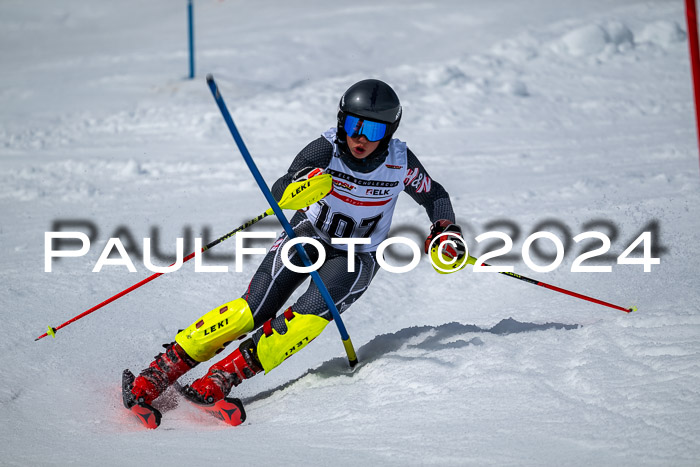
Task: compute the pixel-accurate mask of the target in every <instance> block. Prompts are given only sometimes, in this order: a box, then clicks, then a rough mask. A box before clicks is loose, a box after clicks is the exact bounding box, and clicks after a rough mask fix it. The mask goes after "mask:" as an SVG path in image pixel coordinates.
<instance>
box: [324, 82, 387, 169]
mask: <svg viewBox="0 0 700 467" xmlns="http://www.w3.org/2000/svg"><path fill="white" fill-rule="evenodd" d="M347 115H354V116H356V117H362V118H366V119H368V120H372V121H375V122H382V123H386V124H387V131H386V134H385V135H384V137H383V138H382V139H381V140H380V143H379V146H378V147H377V149H376V150H375V151H374V152H373V153H372V154H371V155H369V156H368V157H367V158H366V159H373V158H376V157H380V156H384V157H382V160H384V158H385V157H386V150H387V148H388V147H389V141H391V138H392V136H393V135H394V132H395V131H396V129H397V128H398V127H399V123H400V122H401V102H400V101H399V97H398V96H397V95H396V93H395V92H394V90H393V89H392V88H391V86H389V85H388V84H386V83H385V82H384V81H380V80H378V79H365V80H362V81H359V82H357V83H355V84H353V85H352V86H350V87H349V88H348V90H347V91H345V93H344V94H343V96H342V97H341V98H340V103H339V104H338V131H337V139H338V143H339V145H340V146H341V150H343V151H342V152H345V153H347V154H346V155H350V151H349V149H347V143H346V141H345V138H346V137H347V133H346V132H345V128H344V125H345V117H346V116H347ZM349 157H352V156H351V155H350V156H349ZM353 159H354V157H353ZM369 162H370V161H369V160H368V161H366V163H369ZM380 163H381V161H380Z"/></svg>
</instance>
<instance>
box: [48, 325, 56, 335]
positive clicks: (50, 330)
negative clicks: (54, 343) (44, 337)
mask: <svg viewBox="0 0 700 467" xmlns="http://www.w3.org/2000/svg"><path fill="white" fill-rule="evenodd" d="M46 334H48V335H49V336H51V337H53V338H55V337H56V329H54V328H52V327H51V326H49V330H48V331H46Z"/></svg>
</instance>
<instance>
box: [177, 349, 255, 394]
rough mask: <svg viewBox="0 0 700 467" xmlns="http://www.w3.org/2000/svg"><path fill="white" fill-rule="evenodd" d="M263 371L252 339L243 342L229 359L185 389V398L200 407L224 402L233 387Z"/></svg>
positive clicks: (212, 368) (215, 366)
mask: <svg viewBox="0 0 700 467" xmlns="http://www.w3.org/2000/svg"><path fill="white" fill-rule="evenodd" d="M261 371H262V367H261V365H260V362H259V361H258V359H257V357H256V355H255V345H254V344H253V340H252V339H248V340H247V341H245V342H243V343H242V344H241V345H240V346H239V347H238V348H237V349H236V350H234V351H233V352H232V353H231V354H230V355H229V356H228V357H226V358H224V359H223V360H221V361H220V362H217V363H216V364H214V365H213V366H212V367H211V368H209V371H208V372H207V374H206V375H204V376H202V377H201V378H199V379H198V380H196V381H194V382H193V383H192V384H191V385H188V386H185V387H184V388H183V394H184V396H185V397H186V398H187V399H189V400H190V401H191V402H194V403H195V404H199V405H212V404H215V403H216V402H218V401H221V400H223V399H224V398H225V397H226V396H227V395H228V393H229V392H230V391H231V388H232V387H233V386H238V385H239V384H241V381H243V380H244V379H248V378H252V377H253V376H255V375H256V374H257V373H260V372H261Z"/></svg>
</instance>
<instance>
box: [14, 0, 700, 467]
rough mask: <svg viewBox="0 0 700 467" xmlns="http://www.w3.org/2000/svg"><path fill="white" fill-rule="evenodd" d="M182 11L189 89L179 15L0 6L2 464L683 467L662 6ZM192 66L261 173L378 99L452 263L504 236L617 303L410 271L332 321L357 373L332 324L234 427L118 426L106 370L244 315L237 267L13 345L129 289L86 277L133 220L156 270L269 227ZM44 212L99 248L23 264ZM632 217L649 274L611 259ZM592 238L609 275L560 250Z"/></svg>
mask: <svg viewBox="0 0 700 467" xmlns="http://www.w3.org/2000/svg"><path fill="white" fill-rule="evenodd" d="M195 3H196V11H195V16H196V48H197V70H198V77H197V79H195V80H192V81H190V80H187V79H186V74H187V48H186V16H185V12H186V10H185V1H184V0H183V1H181V2H171V1H166V0H151V1H149V2H138V1H135V0H124V1H120V2H88V1H80V0H63V1H61V2H54V1H49V0H34V1H31V2H26V1H20V0H5V1H3V2H1V3H0V61H1V63H2V70H1V71H0V108H1V109H2V111H1V112H0V164H1V165H0V208H1V212H2V219H3V222H2V224H0V241H1V245H2V254H3V260H2V266H1V267H0V274H1V276H0V280H1V283H2V287H1V288H0V308H1V310H2V318H3V319H2V321H1V324H0V331H1V335H2V337H3V338H2V340H0V352H1V354H2V356H3V359H2V360H3V374H2V378H0V417H1V418H0V420H2V423H1V424H0V439H1V440H2V443H1V444H0V464H3V465H67V464H74V465H95V464H101V465H133V464H151V465H205V464H208V463H223V462H227V463H233V464H240V465H331V464H333V465H336V464H337V465H360V464H363V463H366V462H370V463H372V464H382V465H418V464H432V465H483V464H498V465H562V464H567V465H639V464H651V465H698V463H700V423H699V422H698V421H699V420H700V394H699V391H700V389H699V388H700V307H699V305H698V303H699V300H698V298H699V296H700V293H699V292H698V289H699V287H698V278H697V272H698V268H697V258H698V257H699V253H700V248H699V247H698V233H697V232H698V229H699V228H700V222H699V219H700V209H699V208H698V206H699V201H700V183H699V179H700V171H699V166H698V152H697V139H696V132H695V127H694V113H693V104H692V88H691V84H690V83H691V80H690V71H689V61H688V52H687V42H686V34H685V22H684V11H683V5H682V2H679V1H675V2H662V1H657V2H648V1H637V0H618V1H615V2H610V1H602V0H590V1H586V2H560V1H553V0H532V1H529V2H516V1H513V0H504V1H501V2H488V1H485V0H469V1H458V0H446V1H441V2H430V1H425V2H418V1H413V2H403V1H401V2H400V1H398V0H389V1H383V2H376V1H373V2H370V1H365V0H359V1H355V2H353V3H352V5H347V4H343V3H333V2H326V1H324V2H322V1H320V0H312V1H307V2H303V3H301V2H282V1H270V2H243V1H233V0H218V1H214V0H198V1H196V2H195ZM209 72H211V73H213V74H214V76H215V77H216V79H217V81H218V84H219V86H220V88H221V91H222V93H223V95H224V97H225V99H226V100H227V103H228V105H229V107H230V110H231V112H232V114H233V115H234V118H235V119H236V122H237V124H238V127H239V129H240V131H241V133H242V135H243V138H244V140H245V141H246V143H247V144H248V147H249V149H250V151H251V153H252V154H253V155H254V156H255V158H256V160H257V162H258V165H259V167H260V168H261V170H262V172H263V175H264V176H265V178H266V179H267V180H268V182H272V181H273V180H274V179H275V178H276V177H278V176H279V175H280V174H281V173H283V171H284V170H285V169H286V167H287V165H288V164H289V162H290V161H291V160H292V158H293V157H294V155H295V154H296V152H297V151H298V150H299V149H300V148H301V147H303V146H304V145H305V144H306V143H307V142H308V141H310V140H312V139H314V138H316V137H317V136H318V135H319V134H320V132H322V131H324V130H326V129H327V128H328V127H329V126H331V125H333V124H334V123H333V122H334V119H335V111H336V106H337V100H338V97H339V95H340V94H341V93H342V91H343V90H344V89H346V88H347V87H348V86H349V85H350V84H352V83H353V82H355V81H357V80H359V79H363V78H366V77H377V78H380V79H384V80H386V81H387V82H389V83H391V84H392V85H393V86H394V87H395V88H396V90H397V91H398V93H399V95H400V96H401V99H402V102H403V104H404V118H403V121H402V124H401V128H400V129H399V131H398V133H397V136H398V137H399V138H401V139H403V140H405V141H407V142H408V144H409V146H410V147H411V148H412V149H413V150H414V152H416V153H417V154H418V155H419V157H420V158H421V160H422V161H423V163H424V164H425V165H426V166H427V167H428V170H429V171H430V172H431V174H432V175H433V177H434V178H435V179H436V180H438V181H440V182H441V183H442V184H443V185H444V186H445V187H446V188H447V190H448V191H449V192H450V193H451V196H452V200H453V203H454V206H455V210H456V213H457V217H458V221H459V222H460V223H461V224H462V225H463V226H464V227H465V232H466V234H467V235H468V236H471V237H470V238H471V239H472V240H471V243H470V245H471V246H472V248H473V249H474V251H478V250H479V247H478V246H477V245H476V243H475V242H474V241H473V238H474V237H475V236H476V235H478V234H480V233H483V232H486V231H488V230H502V231H505V232H508V233H510V234H511V235H513V236H514V249H513V254H514V258H513V259H512V260H510V261H505V263H508V262H509V263H510V264H513V265H514V266H515V270H516V272H519V273H521V274H524V275H526V276H529V277H534V278H537V279H539V280H543V281H546V282H549V283H552V284H555V285H559V286H561V287H565V288H568V289H571V290H574V291H577V292H580V293H584V294H588V295H591V296H594V297H597V298H600V299H603V300H606V301H610V302H613V303H616V304H619V305H622V306H631V305H636V306H638V308H639V311H638V312H637V313H633V314H629V315H628V314H626V313H623V312H618V311H616V310H612V309H609V308H605V307H602V306H598V305H595V304H592V303H589V302H585V301H582V300H577V299H574V298H571V297H567V296H565V295H562V294H557V293H554V292H551V291H548V290H546V289H543V288H540V287H534V286H531V285H529V284H526V283H523V282H518V281H515V280H512V279H510V278H507V277H504V276H502V275H498V274H476V273H474V272H472V271H471V270H468V271H465V272H462V273H458V274H452V275H447V276H444V275H439V274H436V273H435V272H434V271H433V269H432V268H431V267H430V265H429V263H428V262H427V260H426V259H425V258H424V259H423V260H422V261H421V264H420V265H419V267H418V268H416V269H415V270H413V271H412V272H411V273H409V274H399V275H394V274H390V273H387V272H381V273H380V275H379V276H378V277H377V278H376V279H375V282H374V284H373V286H372V287H371V288H370V290H369V291H368V292H367V293H366V294H365V296H364V297H363V298H362V300H361V301H360V302H358V303H357V304H356V305H355V306H353V307H352V308H351V310H350V311H348V312H347V313H345V314H344V315H343V317H344V321H345V324H346V326H347V327H348V330H349V332H350V335H351V336H352V339H353V342H354V344H355V346H356V348H357V349H358V354H359V358H360V360H361V362H362V363H361V365H360V366H359V367H358V368H357V369H356V370H355V371H354V372H351V371H350V370H349V369H348V367H347V362H346V359H345V357H344V352H343V348H342V345H341V343H340V340H339V339H338V333H337V331H336V330H335V329H334V326H332V325H331V326H329V327H328V330H327V331H326V332H325V333H324V334H323V335H322V336H320V337H319V338H318V339H317V340H316V341H315V342H314V343H313V345H312V346H310V347H309V348H308V349H306V350H304V351H303V352H302V353H300V354H299V355H297V356H295V357H294V358H293V359H291V360H289V361H287V362H286V363H285V364H284V365H282V366H280V367H279V368H278V369H276V370H274V371H273V372H271V373H270V374H268V375H265V376H257V377H255V378H253V379H251V380H250V381H246V382H245V384H244V385H242V386H240V387H239V388H237V389H236V390H235V394H236V395H237V396H239V397H241V398H242V399H243V400H244V402H246V403H247V410H248V421H247V422H246V423H245V424H244V425H243V426H240V427H238V428H235V429H232V428H229V427H225V426H222V425H221V424H219V423H218V422H216V421H215V420H213V419H211V418H207V417H204V416H202V415H200V414H199V413H198V412H197V411H195V410H194V409H192V408H191V407H189V406H187V405H186V404H184V403H180V401H178V398H177V397H176V396H175V395H173V394H172V393H168V394H166V395H165V396H164V397H163V398H162V400H161V401H159V403H158V406H159V407H160V408H161V409H162V410H163V412H164V419H163V423H162V425H161V427H160V428H159V429H158V430H156V431H147V430H145V429H143V428H141V427H140V426H139V425H138V424H137V423H136V422H135V421H134V420H133V419H132V418H131V416H130V414H129V413H128V412H127V411H125V410H124V409H123V407H122V405H121V399H120V397H121V396H120V388H119V384H120V375H121V371H122V369H124V368H131V369H132V370H133V371H139V370H140V369H141V368H143V367H144V366H145V365H147V364H148V363H149V362H150V358H151V357H152V356H153V355H155V354H156V353H157V352H158V351H159V348H160V344H162V343H165V342H169V341H170V340H172V338H173V337H174V335H175V333H176V332H177V330H178V329H179V328H182V327H185V326H187V325H188V324H189V323H191V322H193V320H195V319H196V318H197V317H198V316H200V315H201V314H203V313H204V312H206V311H208V310H210V309H212V308H214V307H216V306H218V305H220V304H221V303H224V302H226V301H228V300H230V299H232V298H235V297H237V296H239V295H240V294H241V293H242V291H243V290H244V288H245V287H246V285H247V282H248V280H249V277H250V275H251V274H252V272H253V270H254V267H255V265H256V264H257V261H259V260H257V259H253V260H250V261H248V262H247V263H246V267H245V268H244V272H243V273H235V272H233V271H234V269H233V263H232V261H230V260H229V261H228V262H227V263H221V262H218V263H216V264H218V265H222V264H227V265H229V267H230V272H229V273H226V274H223V273H219V274H203V273H195V272H194V269H193V265H191V264H189V263H188V265H186V266H185V267H183V269H182V270H180V271H179V272H177V273H174V274H171V275H168V276H165V277H161V278H159V279H158V280H156V281H154V282H152V283H150V284H148V285H147V286H145V287H143V288H141V289H139V290H137V291H135V292H133V293H131V294H130V295H128V296H126V297H124V298H122V299H120V300H118V301H117V302H115V303H113V304H111V305H109V306H107V307H106V308H104V309H102V310H100V311H98V312H95V313H94V314H92V315H90V316H89V317H87V318H84V319H83V320H81V321H79V322H77V323H73V324H72V325H70V326H68V327H66V328H65V329H63V330H61V331H59V334H58V335H57V337H56V338H55V339H51V338H47V339H43V340H41V341H39V342H34V338H35V337H36V336H38V335H39V334H41V333H42V332H44V331H45V329H46V326H47V325H48V324H51V325H53V326H56V325H58V324H60V323H62V322H64V321H66V320H68V319H69V318H71V317H73V316H75V315H77V314H79V313H80V312H82V311H84V310H86V309H88V308H90V307H91V306H93V305H95V304H96V303H99V302H100V301H102V300H104V299H105V298H107V297H109V296H111V295H112V294H114V293H116V292H118V291H120V290H122V289H124V288H126V287H128V286H130V285H131V284H133V283H135V282H137V281H138V280H140V279H142V278H144V277H146V276H147V275H149V274H150V273H149V272H148V271H147V270H146V268H145V267H144V266H143V263H142V262H141V260H140V259H139V257H138V255H132V259H133V260H134V262H135V264H136V266H137V269H138V272H137V273H128V272H127V271H126V268H124V267H115V266H106V267H105V268H104V269H103V271H102V272H101V273H92V272H91V270H92V268H93V266H94V264H95V262H96V261H97V258H98V257H99V254H100V253H101V251H102V248H103V247H104V245H105V244H106V241H107V239H108V238H109V237H111V236H115V235H113V234H114V233H115V232H119V231H120V230H121V232H122V234H124V235H126V233H128V234H131V237H132V238H131V239H128V238H126V237H125V236H123V237H122V238H123V240H124V242H125V244H128V243H129V240H132V245H133V244H136V245H137V246H138V247H139V248H140V246H139V245H140V244H141V239H142V238H144V237H150V236H153V229H154V228H155V229H156V231H157V232H156V233H158V234H159V235H160V237H159V239H160V240H159V242H160V243H159V248H160V250H161V251H164V252H165V251H172V250H173V249H174V240H175V238H176V237H178V236H183V232H186V231H187V229H189V232H190V233H191V234H190V236H191V235H197V236H199V235H204V232H205V230H206V229H209V235H210V238H215V236H219V235H222V234H224V233H226V232H228V231H230V230H231V229H233V228H234V227H235V226H237V225H239V224H241V223H242V222H244V221H245V220H247V219H249V218H251V217H254V216H256V215H257V214H259V213H260V212H262V211H264V210H265V209H266V206H265V203H264V198H263V197H262V195H260V193H259V191H258V189H257V187H256V185H255V183H254V182H253V180H252V177H251V176H250V174H249V172H248V170H247V169H246V167H245V165H244V163H243V161H242V159H241V157H240V155H239V154H238V151H237V149H236V148H235V146H234V144H233V141H232V139H231V137H230V135H229V134H228V130H227V129H226V127H225V125H224V122H223V120H222V119H221V116H220V114H219V112H218V109H217V108H216V106H215V104H214V102H213V100H212V98H211V96H210V94H209V90H208V88H207V87H206V84H205V82H204V79H203V77H204V75H205V73H209ZM421 211H422V210H421V208H420V207H419V206H417V205H415V204H414V203H413V202H412V201H411V200H410V199H408V197H406V198H405V199H402V200H401V201H400V202H399V206H398V210H397V212H396V216H395V233H397V234H399V233H400V234H402V235H406V236H409V237H410V238H413V239H414V240H416V241H419V240H420V235H423V234H424V233H425V232H426V231H427V227H428V220H427V217H426V216H425V214H424V213H423V212H421ZM57 220H63V221H65V220H73V221H75V220H86V221H89V222H92V223H93V224H94V226H96V227H98V232H97V239H96V240H95V241H94V242H93V244H92V249H91V250H90V253H89V254H88V255H87V256H85V257H83V258H69V259H62V260H60V261H54V264H53V272H52V273H46V272H44V232H46V231H50V230H52V229H53V225H54V222H55V221H57ZM547 220H556V221H557V222H558V223H559V224H558V227H557V226H556V225H554V226H552V225H553V224H550V228H551V230H552V232H554V233H555V234H557V235H558V236H559V237H560V238H562V240H566V239H567V237H568V242H569V243H571V247H570V248H569V249H568V250H567V251H568V253H567V256H566V258H565V260H564V262H563V264H562V265H561V266H560V267H559V268H558V269H556V270H555V271H554V272H551V273H547V274H544V273H537V272H534V271H532V270H530V269H529V268H528V267H527V266H526V265H525V264H524V263H523V261H522V258H521V257H520V248H521V246H522V243H523V241H524V239H525V237H526V236H527V235H528V234H529V233H530V232H532V231H535V230H543V228H536V227H538V224H540V223H541V222H543V221H547ZM653 221H656V223H657V226H658V232H657V233H658V235H656V237H655V241H656V242H657V245H659V246H660V247H662V249H661V250H660V253H659V254H658V256H659V257H660V258H661V264H660V265H658V266H652V270H651V272H649V273H644V272H642V267H641V266H638V265H636V266H632V265H617V264H615V258H616V256H617V255H619V254H620V253H621V252H622V251H623V250H624V249H625V248H626V247H627V246H628V245H629V244H630V243H631V241H632V240H633V239H634V238H636V236H637V235H638V234H639V232H640V231H641V230H643V229H645V228H648V227H647V226H648V225H649V223H650V222H653ZM562 226H563V228H564V231H562ZM83 228H84V227H83ZM514 228H517V229H519V232H514V230H513V229H514ZM260 229H262V230H271V229H279V226H278V225H276V223H275V222H273V221H270V222H267V223H263V225H262V226H261V227H260ZM591 229H597V230H601V231H603V232H606V233H608V234H609V235H610V236H611V237H614V240H613V244H612V248H611V250H610V254H611V256H610V259H609V260H607V262H606V263H605V264H611V265H612V266H613V272H611V273H572V272H571V271H570V267H571V264H572V262H573V261H574V259H575V258H576V256H578V254H579V253H580V252H581V251H583V250H581V246H580V245H576V244H574V243H572V241H571V238H572V237H573V236H575V235H577V234H579V233H581V232H584V231H586V230H591ZM125 232H126V233H125ZM516 233H517V234H518V235H515V234H516ZM613 234H615V235H613ZM543 244H544V242H543ZM233 245H234V242H232V241H229V242H226V243H224V244H222V245H221V246H219V247H217V249H218V250H220V251H218V252H216V251H212V252H211V254H212V255H217V254H218V255H221V254H222V253H223V254H227V255H231V254H232V253H233ZM492 245H493V247H496V246H497V245H498V244H497V243H492ZM586 245H589V246H588V248H589V249H590V248H593V247H596V246H597V245H599V243H595V242H590V243H587V244H586ZM482 247H483V245H482ZM542 248H544V246H542ZM482 251H483V248H482ZM210 258H211V257H210ZM205 261H206V260H205ZM501 262H502V263H504V261H501ZM539 262H540V263H542V260H539ZM161 264H163V263H162V262H161ZM212 264H214V263H212ZM585 264H594V263H585ZM205 370H206V366H205V365H202V367H201V368H197V369H196V370H194V371H193V372H192V374H190V375H187V376H186V377H184V378H183V380H184V381H191V380H192V379H193V378H195V377H198V376H199V375H201V374H202V373H203V372H204V371H205Z"/></svg>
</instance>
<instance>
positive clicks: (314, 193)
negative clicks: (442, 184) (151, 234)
mask: <svg viewBox="0 0 700 467" xmlns="http://www.w3.org/2000/svg"><path fill="white" fill-rule="evenodd" d="M332 186H333V185H332V180H331V176H330V175H328V176H323V175H322V176H319V177H314V178H312V179H310V180H306V181H304V182H300V183H294V184H290V185H289V186H288V187H287V190H285V192H284V194H283V195H282V199H281V200H280V206H282V207H283V208H284V209H293V210H297V209H303V208H305V207H307V206H310V205H312V204H314V203H315V202H317V201H318V200H319V199H321V198H323V197H324V196H325V195H327V194H328V192H329V191H330V190H331V188H332ZM273 213H274V211H273V210H272V209H271V208H270V209H268V210H267V211H265V212H264V213H262V214H260V215H259V216H257V217H255V218H253V219H251V220H249V221H248V222H246V223H245V224H243V225H241V226H239V227H237V228H235V229H234V230H232V231H231V232H229V233H227V234H226V235H224V236H222V237H219V238H217V239H216V240H214V241H212V242H209V243H208V244H207V245H205V246H203V247H202V250H201V252H202V253H204V252H205V251H207V250H209V249H210V248H213V247H215V246H216V245H218V244H219V243H221V242H223V241H224V240H228V239H229V238H231V237H233V236H234V235H236V234H237V233H238V232H240V231H242V230H245V229H247V228H248V227H250V226H251V225H253V224H256V223H258V222H260V221H261V220H263V219H264V218H266V217H267V216H270V215H272V214H273ZM194 256H195V252H192V253H190V254H189V255H187V256H186V257H185V258H183V259H182V262H183V263H185V262H187V261H189V260H191V259H192V258H194ZM174 264H175V263H173V264H171V265H170V266H173V265H174ZM163 274H165V273H163V272H157V273H155V274H153V275H151V276H149V277H147V278H145V279H144V280H142V281H140V282H137V283H136V284H134V285H132V286H131V287H129V288H128V289H124V290H122V291H121V292H119V293H118V294H116V295H113V296H112V297H110V298H108V299H107V300H105V301H104V302H102V303H100V304H98V305H95V306H94V307H92V308H90V309H89V310H86V311H84V312H82V313H80V314H79V315H78V316H75V317H73V318H71V319H69V320H68V321H66V322H65V323H63V324H61V325H59V326H56V327H55V328H54V327H51V326H49V330H48V331H47V332H45V333H44V334H42V335H41V336H39V337H37V338H36V339H34V340H35V341H38V340H39V339H42V338H44V337H46V336H51V337H56V331H58V330H59V329H62V328H64V327H66V326H68V325H69V324H71V323H73V322H75V321H78V320H79V319H81V318H84V317H85V316H87V315H89V314H90V313H92V312H93V311H97V310H99V309H100V308H102V307H103V306H105V305H108V304H110V303H112V302H113V301H115V300H116V299H118V298H120V297H123V296H124V295H126V294H128V293H129V292H131V291H133V290H136V289H138V288H139V287H141V286H142V285H145V284H147V283H149V282H151V281H152V280H153V279H155V278H156V277H159V276H162V275H163Z"/></svg>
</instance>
